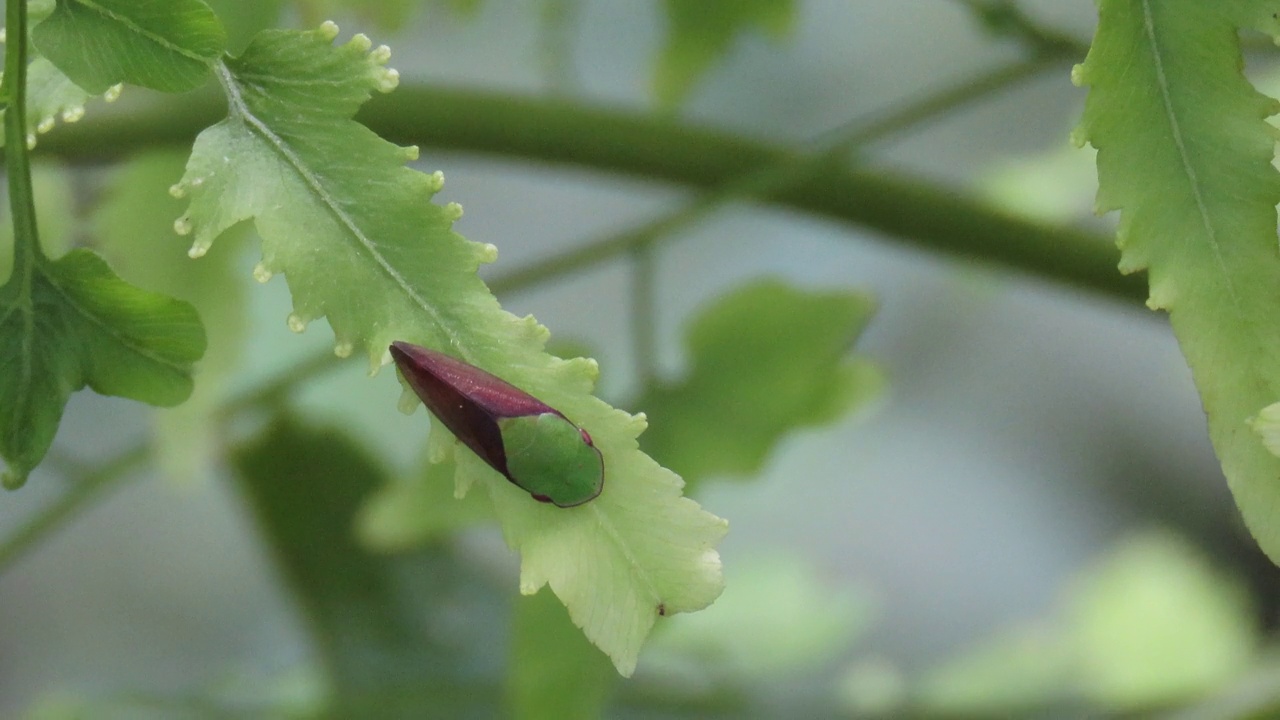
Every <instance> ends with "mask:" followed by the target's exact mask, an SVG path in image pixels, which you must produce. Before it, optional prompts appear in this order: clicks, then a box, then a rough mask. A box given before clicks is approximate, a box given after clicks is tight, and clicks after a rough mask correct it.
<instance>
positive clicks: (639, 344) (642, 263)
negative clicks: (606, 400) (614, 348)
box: [631, 243, 658, 391]
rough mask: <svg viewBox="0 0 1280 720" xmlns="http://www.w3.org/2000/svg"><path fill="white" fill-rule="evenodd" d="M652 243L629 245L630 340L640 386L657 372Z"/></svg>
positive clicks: (646, 382)
mask: <svg viewBox="0 0 1280 720" xmlns="http://www.w3.org/2000/svg"><path fill="white" fill-rule="evenodd" d="M656 252H657V248H656V247H654V244H653V243H642V244H639V245H635V246H633V247H632V248H631V342H632V345H633V351H634V353H635V358H636V378H637V379H638V380H639V383H640V385H639V386H640V388H641V390H642V391H643V389H644V388H648V387H649V386H651V385H652V384H653V382H654V380H655V379H656V378H657V375H658V339H657V333H656V332H655V330H654V323H655V320H656V313H657V307H656V304H655V303H654V301H653V296H654V290H655V288H654V283H655V282H657V277H656V274H655V272H654V264H655V258H654V254H655V253H656Z"/></svg>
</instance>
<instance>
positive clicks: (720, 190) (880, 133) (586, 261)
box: [491, 57, 1048, 294]
mask: <svg viewBox="0 0 1280 720" xmlns="http://www.w3.org/2000/svg"><path fill="white" fill-rule="evenodd" d="M1047 62H1048V60H1047V59H1046V58H1044V57H1037V58H1033V59H1031V60H1027V61H1023V62H1019V63H1016V64H1014V65H1011V66H1009V67H1006V68H1001V69H999V70H995V71H993V72H991V73H988V74H986V75H982V76H979V77H978V78H975V79H974V80H972V81H970V82H968V83H965V84H963V85H960V86H958V87H955V88H950V89H947V90H944V91H942V92H939V93H936V94H933V95H929V96H926V97H924V98H922V99H920V100H917V101H915V102H911V103H908V104H907V105H906V106H904V107H901V108H898V109H895V110H893V111H890V112H887V113H884V114H880V115H877V116H875V117H872V118H870V119H865V120H864V119H859V120H857V121H855V122H853V123H849V124H848V125H846V126H845V127H843V128H840V129H838V130H833V131H831V132H828V133H825V136H826V137H825V138H824V139H823V140H820V141H817V142H823V143H824V144H825V145H826V147H825V148H823V149H820V150H818V151H816V152H814V153H813V154H810V155H807V156H804V158H803V160H797V161H795V162H791V163H788V164H786V165H783V166H767V167H763V168H757V169H755V170H754V171H752V172H749V173H747V174H745V175H742V176H740V177H736V178H733V179H732V180H730V181H729V182H726V183H724V184H723V185H720V186H717V187H715V188H713V189H711V190H709V191H707V192H705V193H703V194H702V195H700V196H698V197H697V198H696V199H694V200H693V201H692V202H690V203H688V204H687V205H685V206H684V207H681V208H680V209H678V210H676V211H674V212H672V213H669V214H667V215H663V216H661V217H659V218H656V219H653V220H649V221H647V222H644V223H642V224H640V225H637V226H635V227H632V228H628V229H626V230H623V231H621V232H615V233H610V234H609V235H607V236H606V237H603V238H599V239H596V240H593V241H590V242H587V243H583V244H582V245H581V246H579V247H578V248H576V249H574V250H570V251H568V252H564V253H561V254H559V255H555V256H552V257H549V258H545V259H543V260H541V261H538V262H535V263H533V264H531V265H526V266H524V267H522V268H520V269H518V270H515V271H513V272H509V273H506V274H504V275H501V276H500V277H499V278H497V279H496V280H495V281H494V282H493V283H491V286H492V289H493V291H494V292H495V293H499V294H501V293H504V292H511V291H514V290H518V289H521V288H523V287H526V286H530V285H536V284H539V283H541V282H544V281H546V280H550V279H552V278H555V277H557V276H560V275H564V274H567V273H570V272H573V271H576V270H580V269H582V268H585V267H589V266H591V265H594V264H596V263H599V262H602V261H604V260H608V259H610V258H612V257H614V256H616V255H619V254H621V253H623V252H626V251H628V250H630V249H632V248H634V247H637V246H639V245H642V244H648V243H652V242H654V241H657V240H659V239H661V238H664V237H668V236H670V235H673V234H675V233H676V232H679V231H681V230H685V229H687V228H688V227H689V226H691V225H693V224H694V223H696V222H698V221H699V220H702V219H704V218H705V217H707V216H708V215H709V214H710V213H711V212H712V211H714V210H716V209H717V208H720V207H723V206H724V205H726V204H727V203H729V202H731V201H734V200H739V199H742V198H745V197H752V196H760V195H764V194H767V193H771V192H780V191H782V190H783V189H785V188H787V187H790V186H792V185H795V184H797V183H799V182H801V181H803V180H807V179H809V178H810V177H812V176H814V175H816V174H819V173H820V172H821V171H822V170H823V169H824V168H826V167H828V166H829V167H840V166H842V165H843V163H844V161H845V158H846V157H847V156H848V155H849V154H850V153H851V152H853V151H854V150H855V149H857V148H859V147H863V146H865V145H869V144H871V143H873V142H877V141H880V140H884V139H886V138H888V137H890V136H893V135H899V134H902V133H904V132H906V131H908V130H910V129H912V128H917V127H919V126H920V125H922V124H924V123H926V122H928V121H930V120H932V119H934V118H936V117H938V116H940V115H941V114H943V113H946V112H948V111H952V110H955V109H957V108H959V107H962V106H964V105H966V104H968V103H971V102H974V101H976V100H978V99H980V98H984V97H986V96H988V95H990V94H991V93H993V92H996V91H998V90H1001V89H1003V88H1006V87H1008V86H1010V85H1013V84H1014V83H1017V82H1019V81H1021V80H1024V79H1027V78H1029V77H1031V76H1033V75H1034V74H1035V73H1036V72H1038V71H1039V70H1042V69H1043V68H1044V66H1045V65H1046V64H1047Z"/></svg>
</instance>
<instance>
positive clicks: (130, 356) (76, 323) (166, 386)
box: [0, 249, 205, 485]
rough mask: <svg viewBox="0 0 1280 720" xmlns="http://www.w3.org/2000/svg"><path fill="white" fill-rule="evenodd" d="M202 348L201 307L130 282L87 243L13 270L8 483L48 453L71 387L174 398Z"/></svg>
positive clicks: (187, 389) (3, 308) (187, 390)
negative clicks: (25, 268)
mask: <svg viewBox="0 0 1280 720" xmlns="http://www.w3.org/2000/svg"><path fill="white" fill-rule="evenodd" d="M24 276H25V277H24ZM204 348H205V337H204V329H203V328H202V327H201V325H200V319H199V317H197V315H196V312H195V309H194V308H192V307H191V306H190V305H188V304H187V303H184V302H182V301H179V300H173V299H171V298H167V297H164V296H162V295H157V294H155V293H150V292H146V291H143V290H139V289H137V288H135V287H132V286H131V285H129V284H127V283H125V282H124V281H123V280H121V279H120V278H118V277H116V275H115V274H114V273H112V272H111V269H110V268H108V267H107V264H106V263H105V262H103V261H102V258H100V257H98V256H97V255H95V254H94V253H92V252H91V251H89V250H84V249H81V250H73V251H72V252H70V253H68V254H67V255H65V256H64V257H62V258H61V259H59V260H56V261H53V262H49V261H45V260H43V259H42V260H41V261H39V262H37V263H36V264H35V265H34V267H32V268H31V270H30V272H29V273H22V274H18V273H15V274H14V275H13V276H12V277H10V279H9V282H8V283H7V284H6V285H5V286H4V287H0V455H3V457H4V459H5V460H6V461H7V462H8V464H9V473H8V474H7V475H6V476H5V483H6V484H7V485H15V484H21V483H22V482H23V481H24V480H25V479H26V476H27V473H28V472H29V471H30V470H31V469H32V468H34V467H35V466H36V465H37V464H38V463H39V462H40V459H41V458H43V457H44V454H45V452H46V451H47V450H48V449H49V445H50V443H52V442H53V436H54V433H55V432H56V431H57V429H58V422H59V420H60V419H61V418H62V408H63V406H64V405H65V404H66V402H67V398H68V397H69V396H70V395H71V393H72V392H74V391H76V390H79V389H80V388H83V387H85V386H86V385H88V386H89V387H90V388H92V389H93V390H94V391H96V392H98V393H101V394H103V395H118V396H121V397H127V398H132V399H134V400H141V401H143V402H147V403H150V404H153V405H176V404H178V403H180V402H182V401H183V400H185V399H186V398H187V396H188V395H190V394H191V367H192V364H193V363H194V362H195V361H196V360H198V359H199V358H200V356H201V355H202V354H203V353H204Z"/></svg>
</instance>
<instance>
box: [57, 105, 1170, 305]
mask: <svg viewBox="0 0 1280 720" xmlns="http://www.w3.org/2000/svg"><path fill="white" fill-rule="evenodd" d="M123 110H124V108H120V110H116V109H115V108H111V111H109V112H100V113H99V115H98V117H96V118H95V119H93V120H86V121H85V122H83V123H80V124H78V125H73V126H67V127H64V128H60V129H59V130H58V131H55V132H54V133H50V134H49V135H48V136H47V137H45V138H44V139H43V140H42V142H41V150H43V151H45V152H54V153H58V154H61V155H63V156H67V157H69V158H71V159H79V160H85V159H94V158H109V157H114V156H118V155H120V154H122V153H124V152H128V151H132V150H136V149H139V148H142V147H146V146H153V145H155V144H157V143H189V142H190V141H191V138H192V137H193V136H194V135H195V133H196V132H198V131H199V130H200V129H201V128H203V127H205V126H206V125H209V124H211V123H213V122H216V121H217V120H218V118H219V117H220V112H221V109H220V108H219V106H218V104H217V101H216V100H214V99H212V98H204V99H202V98H201V97H200V96H191V97H188V98H183V101H182V102H172V101H169V102H164V103H160V102H148V103H145V104H141V105H137V104H136V105H135V106H134V107H133V108H132V110H131V111H130V112H123ZM360 119H361V120H362V121H363V122H365V123H366V124H368V125H369V127H370V128H372V129H373V130H375V131H376V132H378V133H379V134H381V135H383V136H384V137H386V138H388V139H390V140H393V141H395V142H399V143H403V144H417V145H423V146H430V147H440V148H448V149H453V150H468V151H473V152H482V153H491V154H497V155H504V156H512V157H515V158H520V159H524V160H536V161H544V162H554V163H562V164H570V165H577V166H581V167H586V168H591V169H596V170H606V171H610V172H618V173H623V174H627V175H632V176H639V177H647V178H652V179H657V180H664V181H669V182H678V183H683V184H687V185H692V186H696V187H702V188H713V187H718V186H720V185H723V184H724V183H727V182H730V181H732V180H733V179H734V178H736V177H739V176H741V175H744V174H749V173H752V172H754V171H757V170H758V169H759V168H762V167H767V166H770V165H781V164H784V163H788V162H793V161H795V160H796V158H797V156H796V154H795V153H793V152H791V151H789V150H787V149H786V148H782V147H779V146H776V145H770V144H768V143H761V142H757V141H753V140H748V139H745V138H742V137H739V136H736V135H732V134H729V133H725V132H720V131H717V130H712V129H708V128H702V127H696V126H692V125H688V124H685V123H682V122H679V121H677V120H672V119H667V118H661V117H656V116H653V115H647V114H641V113H635V112H625V111H619V110H606V109H603V108H591V107H584V106H582V105H580V104H575V103H570V102H562V101H554V100H544V99H538V98H521V97H512V96H507V95H495V94H486V93H481V92H475V91H465V90H450V89H444V88H437V87H425V86H417V87H406V86H402V87H401V88H400V89H398V90H397V91H396V92H394V93H391V94H390V95H386V96H380V97H376V98H374V100H372V101H371V102H370V103H369V104H368V105H367V106H366V108H365V110H364V111H363V112H362V113H361V116H360ZM760 199H761V200H764V201H767V202H772V203H776V204H780V205H784V206H787V207H791V208H793V209H796V210H800V211H803V212H807V213H812V214H816V215H820V216H825V217H828V218H831V219H834V220H839V221H842V222H847V223H850V224H853V225H855V226H858V227H862V228H866V229H870V230H873V231H876V232H878V233H880V234H882V235H884V236H886V237H888V238H893V239H900V240H906V241H909V242H911V243H914V244H916V245H918V246H921V247H924V248H926V249H929V250H932V251H936V252H942V253H946V254H950V255H953V256H959V257H963V258H967V259H973V260H978V261H982V262H986V263H992V264H996V265H1002V266H1005V267H1008V268H1012V269H1016V270H1020V271H1023V272H1027V273H1031V274H1033V275H1037V276H1040V277H1043V278H1047V279H1050V280H1053V281H1056V282H1060V283H1065V284H1068V285H1073V286H1077V287H1080V288H1085V289H1088V290H1093V291H1097V292H1101V293H1104V294H1107V295H1112V296H1115V297H1119V298H1124V299H1129V300H1144V299H1145V298H1146V296H1147V291H1146V283H1145V280H1144V279H1143V278H1141V277H1134V276H1127V277H1126V276H1122V275H1120V274H1119V272H1118V271H1117V270H1116V263H1117V258H1118V253H1117V251H1116V249H1115V247H1114V245H1113V244H1112V242H1111V240H1110V238H1107V237H1104V236H1102V235H1098V234H1095V233H1088V232H1083V231H1080V230H1075V229H1069V228H1061V227H1050V226H1047V225H1043V224H1039V223H1035V222H1030V221H1027V220H1022V219H1018V218H1014V217H1011V216H1009V215H1007V214H1005V213H1003V212H1001V211H999V210H997V209H994V208H992V207H990V206H988V205H986V204H984V203H982V202H980V201H978V200H975V199H973V198H969V197H966V196H965V195H964V194H963V193H961V192H959V191H957V190H953V189H949V188H944V187H941V186H939V185H936V184H931V183H928V182H926V181H923V180H919V179H914V178H908V177H904V176H901V175H895V174H893V173H890V172H886V171H883V170H866V169H863V170H849V169H844V168H840V167H827V168H824V169H822V170H820V171H819V172H816V173H815V174H814V175H812V176H811V177H810V178H808V179H807V180H804V181H802V182H798V183H795V184H793V185H791V186H790V187H788V188H784V189H781V190H776V191H773V192H770V193H767V194H766V195H765V196H764V197H762V198H760Z"/></svg>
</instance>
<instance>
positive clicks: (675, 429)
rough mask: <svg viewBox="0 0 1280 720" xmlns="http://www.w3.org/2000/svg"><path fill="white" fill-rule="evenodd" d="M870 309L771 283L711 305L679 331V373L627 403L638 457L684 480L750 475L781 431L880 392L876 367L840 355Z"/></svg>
mask: <svg viewBox="0 0 1280 720" xmlns="http://www.w3.org/2000/svg"><path fill="white" fill-rule="evenodd" d="M874 307H875V306H874V304H873V302H872V301H871V300H870V298H868V297H866V296H864V295H860V294H858V293H853V292H844V291H827V292H806V291H803V290H798V289H795V288H792V287H790V286H788V285H786V284H785V283H783V282H781V281H777V280H759V281H756V282H752V283H750V284H747V285H745V286H743V287H741V288H739V289H737V290H735V291H733V292H730V293H728V294H726V295H724V296H723V297H720V298H718V299H717V300H716V301H715V302H714V304H713V305H712V306H711V307H709V308H707V309H705V310H704V311H702V312H701V313H700V314H699V316H698V317H697V318H696V319H695V320H694V321H693V322H692V323H691V324H690V326H689V329H688V331H687V333H686V335H687V337H686V341H685V342H686V344H687V345H688V348H689V354H690V360H689V363H690V365H691V366H692V367H691V369H690V371H689V373H688V375H687V376H686V377H685V378H684V379H683V380H681V381H680V382H677V383H675V384H672V385H667V386H660V387H656V388H654V389H653V390H651V391H650V392H649V393H648V394H647V395H645V396H643V397H642V398H640V399H639V400H637V401H636V407H638V408H639V409H641V410H643V411H644V412H645V414H646V415H647V416H648V417H649V422H650V425H651V428H650V430H649V432H647V433H645V435H644V440H643V446H644V448H645V450H646V451H647V452H649V453H651V454H652V455H653V456H654V457H656V458H659V459H660V460H661V461H662V462H664V463H666V464H667V465H668V466H670V467H671V469H673V470H675V471H676V472H678V473H680V474H681V475H682V476H683V477H684V479H685V481H686V482H688V483H696V482H699V481H701V480H702V479H703V478H705V477H707V476H710V475H716V474H737V475H750V474H752V473H755V472H756V471H758V470H759V469H760V467H761V466H762V465H763V464H764V461H765V459H766V458H767V457H768V454H769V452H770V451H772V450H773V448H774V447H775V446H777V444H778V443H779V442H780V441H781V440H782V438H783V437H785V435H786V434H787V433H789V432H792V431H794V430H796V429H798V428H800V427H805V426H812V425H818V424H822V423H827V422H831V421H833V420H835V419H836V418H838V417H839V416H840V415H841V414H843V413H845V412H847V411H849V410H850V409H852V408H853V407H855V406H857V405H860V404H864V403H866V402H867V401H868V400H869V399H871V398H874V397H876V396H877V395H879V393H880V392H881V390H882V389H883V386H884V378H883V376H882V374H881V373H880V371H879V369H878V368H877V367H876V366H875V365H873V364H872V363H871V362H870V361H868V360H866V359H864V358H859V357H856V356H850V354H849V350H850V348H851V347H852V346H853V342H854V340H855V339H856V338H857V337H858V335H859V333H861V332H862V330H863V328H864V327H865V326H866V324H867V322H868V321H869V320H870V319H871V314H872V312H873V311H874Z"/></svg>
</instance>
